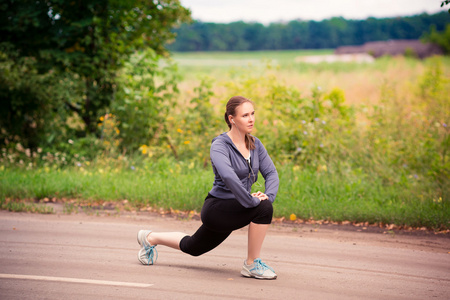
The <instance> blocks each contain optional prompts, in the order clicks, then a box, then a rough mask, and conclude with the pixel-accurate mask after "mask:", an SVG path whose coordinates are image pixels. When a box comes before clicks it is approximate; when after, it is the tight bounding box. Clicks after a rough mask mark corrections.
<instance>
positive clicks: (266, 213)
mask: <svg viewBox="0 0 450 300" xmlns="http://www.w3.org/2000/svg"><path fill="white" fill-rule="evenodd" d="M272 216H273V205H272V202H270V201H269V200H264V201H261V203H260V204H259V205H258V206H257V214H256V217H255V218H254V220H253V221H252V222H253V223H257V224H270V223H271V222H272Z"/></svg>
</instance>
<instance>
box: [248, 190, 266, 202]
mask: <svg viewBox="0 0 450 300" xmlns="http://www.w3.org/2000/svg"><path fill="white" fill-rule="evenodd" d="M252 196H253V197H257V198H259V201H263V200H268V199H269V197H268V196H267V195H266V194H264V193H262V192H260V191H258V192H257V193H253V194H252Z"/></svg>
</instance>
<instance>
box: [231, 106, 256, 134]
mask: <svg viewBox="0 0 450 300" xmlns="http://www.w3.org/2000/svg"><path fill="white" fill-rule="evenodd" d="M233 121H234V123H233V122H231V124H232V125H233V126H236V127H237V128H238V129H239V131H241V132H244V133H250V132H252V130H253V126H254V125H255V109H254V108H253V105H252V104H251V103H250V102H244V103H242V104H241V105H239V106H238V107H236V115H235V116H234V117H233Z"/></svg>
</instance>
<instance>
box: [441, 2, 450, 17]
mask: <svg viewBox="0 0 450 300" xmlns="http://www.w3.org/2000/svg"><path fill="white" fill-rule="evenodd" d="M449 3H450V0H444V1H442V3H441V7H443V6H444V5H448V4H449ZM448 13H449V14H450V8H449V9H448Z"/></svg>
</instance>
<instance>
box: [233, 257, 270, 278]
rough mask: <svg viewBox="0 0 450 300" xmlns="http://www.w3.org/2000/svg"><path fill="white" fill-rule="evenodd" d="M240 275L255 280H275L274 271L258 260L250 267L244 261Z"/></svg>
mask: <svg viewBox="0 0 450 300" xmlns="http://www.w3.org/2000/svg"><path fill="white" fill-rule="evenodd" d="M241 274H242V276H245V277H251V278H257V279H277V274H275V271H274V270H273V269H272V268H271V267H269V266H268V265H266V264H265V263H263V262H262V261H261V259H260V258H257V259H255V260H254V261H253V263H252V264H251V265H247V263H246V261H244V266H243V267H242V271H241Z"/></svg>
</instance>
